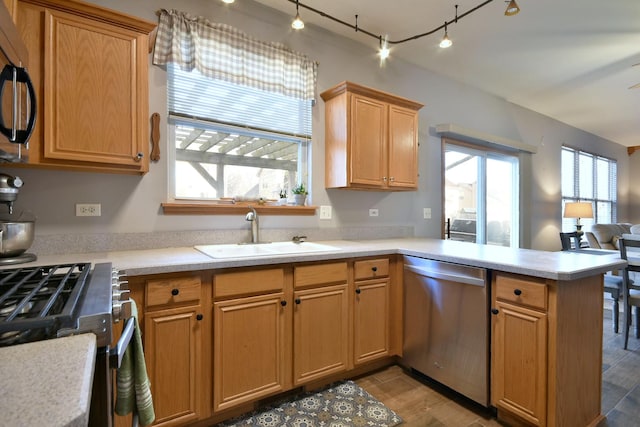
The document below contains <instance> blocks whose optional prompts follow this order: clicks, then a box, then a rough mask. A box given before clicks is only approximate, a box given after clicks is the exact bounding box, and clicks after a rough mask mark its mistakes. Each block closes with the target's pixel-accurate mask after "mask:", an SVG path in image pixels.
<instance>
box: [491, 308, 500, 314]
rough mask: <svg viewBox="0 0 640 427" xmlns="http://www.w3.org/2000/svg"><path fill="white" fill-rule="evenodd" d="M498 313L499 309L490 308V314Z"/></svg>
mask: <svg viewBox="0 0 640 427" xmlns="http://www.w3.org/2000/svg"><path fill="white" fill-rule="evenodd" d="M498 313H500V311H499V310H498V309H497V308H492V309H491V314H498Z"/></svg>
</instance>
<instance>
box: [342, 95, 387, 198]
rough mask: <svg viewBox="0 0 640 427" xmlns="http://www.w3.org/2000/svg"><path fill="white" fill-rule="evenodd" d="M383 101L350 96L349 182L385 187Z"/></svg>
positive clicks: (385, 116)
mask: <svg viewBox="0 0 640 427" xmlns="http://www.w3.org/2000/svg"><path fill="white" fill-rule="evenodd" d="M387 114H388V113H387V104H386V103H384V102H381V101H377V100H375V99H371V98H368V97H365V96H361V95H356V94H353V95H352V97H351V120H350V123H351V128H350V130H349V131H350V138H349V140H350V141H351V147H350V159H349V165H348V169H349V174H348V176H349V183H350V184H362V185H366V186H374V187H385V186H386V180H387V173H386V170H387V166H386V165H387V158H386V144H387Z"/></svg>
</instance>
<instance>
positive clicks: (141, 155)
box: [133, 153, 144, 162]
mask: <svg viewBox="0 0 640 427" xmlns="http://www.w3.org/2000/svg"><path fill="white" fill-rule="evenodd" d="M143 157H144V154H142V153H138V154H136V156H135V157H134V158H133V160H135V161H136V162H139V161H140V160H142V158H143Z"/></svg>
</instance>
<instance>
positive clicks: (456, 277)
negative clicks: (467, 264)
mask: <svg viewBox="0 0 640 427" xmlns="http://www.w3.org/2000/svg"><path fill="white" fill-rule="evenodd" d="M404 268H405V270H408V271H411V272H412V273H415V274H417V275H419V276H424V277H430V278H433V279H440V280H448V281H451V282H457V283H464V284H466V285H473V286H480V287H484V286H485V279H483V278H478V277H474V276H469V275H465V274H464V273H462V274H456V273H449V272H443V271H438V270H434V269H432V268H425V267H418V266H415V265H407V264H405V266H404Z"/></svg>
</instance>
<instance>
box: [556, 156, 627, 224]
mask: <svg viewBox="0 0 640 427" xmlns="http://www.w3.org/2000/svg"><path fill="white" fill-rule="evenodd" d="M561 161H562V166H561V167H562V175H561V179H562V212H564V204H565V203H566V202H592V203H593V208H594V212H593V216H594V218H583V219H581V220H580V223H581V224H582V225H585V226H590V225H593V224H596V223H615V222H616V221H617V194H618V188H617V174H618V171H617V163H616V161H615V160H612V159H608V158H606V157H603V156H599V155H597V154H593V153H589V152H586V151H581V150H576V149H574V148H571V147H567V146H563V147H562V160H561ZM575 225H576V219H575V218H562V230H563V231H574V230H575Z"/></svg>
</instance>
